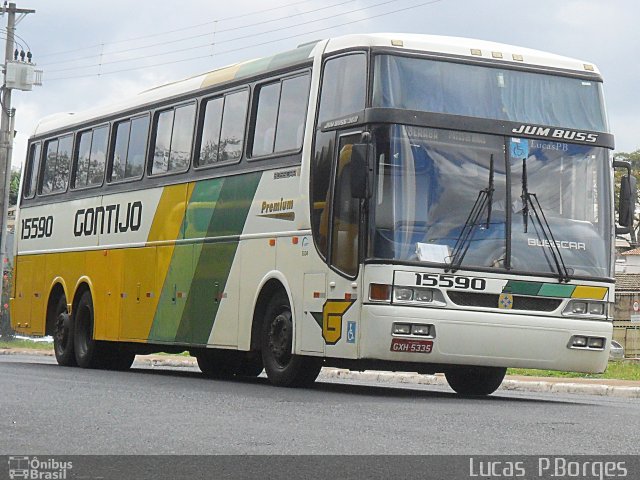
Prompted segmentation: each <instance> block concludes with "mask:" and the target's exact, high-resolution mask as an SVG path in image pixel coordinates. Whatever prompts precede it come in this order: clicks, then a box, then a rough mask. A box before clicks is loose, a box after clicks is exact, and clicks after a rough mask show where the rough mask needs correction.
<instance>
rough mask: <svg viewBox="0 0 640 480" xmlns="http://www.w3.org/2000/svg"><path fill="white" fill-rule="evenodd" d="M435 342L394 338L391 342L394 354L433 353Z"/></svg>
mask: <svg viewBox="0 0 640 480" xmlns="http://www.w3.org/2000/svg"><path fill="white" fill-rule="evenodd" d="M432 349H433V340H413V339H411V338H393V339H392V340H391V351H392V352H405V353H431V350H432Z"/></svg>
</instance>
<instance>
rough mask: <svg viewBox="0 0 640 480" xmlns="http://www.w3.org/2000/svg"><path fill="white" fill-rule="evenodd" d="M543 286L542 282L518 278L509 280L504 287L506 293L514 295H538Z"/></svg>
mask: <svg viewBox="0 0 640 480" xmlns="http://www.w3.org/2000/svg"><path fill="white" fill-rule="evenodd" d="M540 287H542V282H522V281H518V280H509V281H508V282H507V284H506V285H505V287H504V288H503V290H502V291H503V292H504V293H511V294H513V295H534V296H535V295H538V292H539V291H540Z"/></svg>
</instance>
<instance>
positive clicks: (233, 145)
mask: <svg viewBox="0 0 640 480" xmlns="http://www.w3.org/2000/svg"><path fill="white" fill-rule="evenodd" d="M248 100H249V92H248V91H246V90H243V91H241V92H235V93H231V94H228V95H225V96H224V97H217V98H213V99H211V100H208V101H207V103H206V104H205V108H204V122H203V124H202V139H201V142H200V154H199V158H198V162H197V165H198V166H205V165H213V164H216V163H218V162H228V161H238V160H239V159H240V157H241V156H242V147H243V144H244V128H245V121H246V116H247V103H248Z"/></svg>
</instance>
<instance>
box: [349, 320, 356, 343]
mask: <svg viewBox="0 0 640 480" xmlns="http://www.w3.org/2000/svg"><path fill="white" fill-rule="evenodd" d="M347 343H356V322H352V321H349V322H347Z"/></svg>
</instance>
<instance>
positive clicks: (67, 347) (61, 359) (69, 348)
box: [53, 296, 77, 367]
mask: <svg viewBox="0 0 640 480" xmlns="http://www.w3.org/2000/svg"><path fill="white" fill-rule="evenodd" d="M53 318H55V326H54V331H53V351H54V353H55V355H56V361H57V362H58V365H62V366H65V367H75V366H76V365H77V363H76V356H75V352H74V349H73V343H74V340H73V337H74V333H73V330H74V329H73V318H72V317H71V315H69V312H67V300H66V298H65V297H64V296H62V297H60V299H59V300H58V303H57V305H56V309H55V311H54V317H53Z"/></svg>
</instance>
